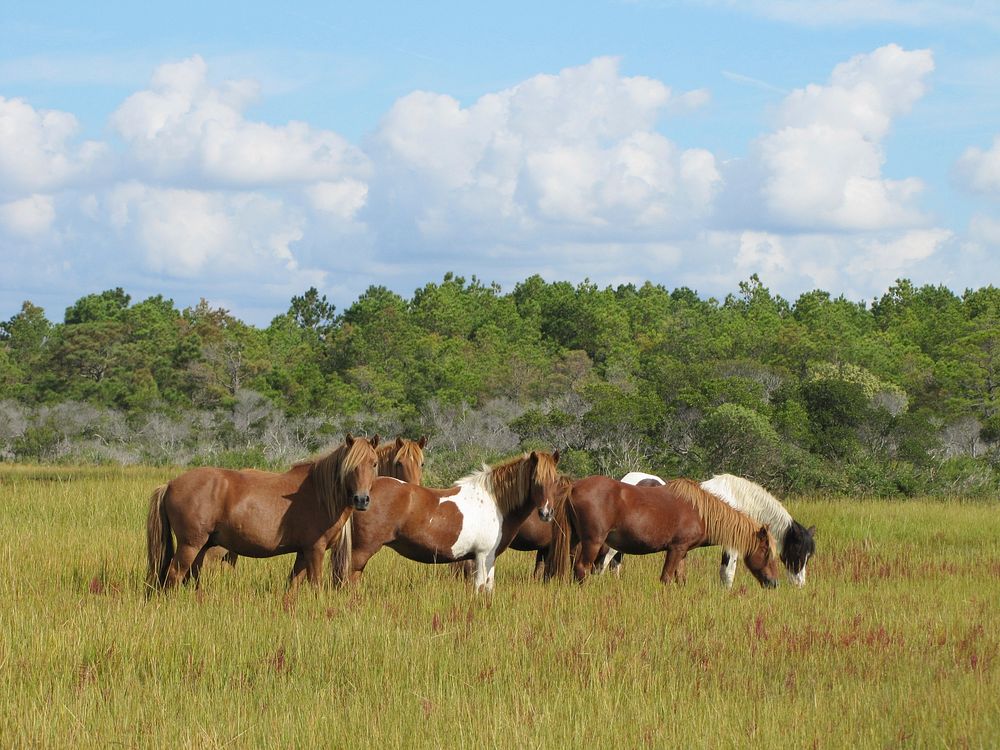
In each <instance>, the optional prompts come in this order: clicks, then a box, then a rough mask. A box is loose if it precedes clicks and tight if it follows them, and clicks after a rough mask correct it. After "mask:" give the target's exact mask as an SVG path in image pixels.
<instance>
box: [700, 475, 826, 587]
mask: <svg viewBox="0 0 1000 750" xmlns="http://www.w3.org/2000/svg"><path fill="white" fill-rule="evenodd" d="M701 486H702V489H704V490H705V491H706V492H711V493H712V494H713V495H715V496H716V497H718V498H720V499H721V500H723V501H724V502H726V503H728V504H729V505H731V506H732V507H734V508H736V509H737V510H741V511H743V512H744V513H746V514H747V515H748V516H750V517H751V518H754V519H756V520H758V521H760V522H761V523H762V524H764V525H766V526H767V527H768V528H769V529H770V530H771V533H772V534H774V539H775V541H776V542H777V544H778V554H779V555H780V557H781V562H782V563H784V565H785V570H787V571H788V577H789V579H790V580H791V581H792V583H794V584H795V585H796V586H799V587H801V586H805V585H806V563H807V562H809V558H810V557H812V556H813V555H814V554H815V553H816V539H815V537H816V527H815V526H810V527H809V528H808V529H807V528H806V527H805V526H803V525H802V524H801V523H799V522H798V521H796V520H795V519H794V518H792V516H791V514H790V513H789V512H788V511H787V510H786V509H785V506H784V505H782V504H781V503H780V502H778V499H777V498H776V497H774V495H772V494H771V493H770V492H768V491H767V490H765V489H764V488H763V487H761V486H760V485H759V484H756V483H754V482H751V481H750V480H749V479H744V478H743V477H737V476H734V475H733V474H716V475H715V476H714V477H712V478H711V479H708V480H706V481H704V482H702V483H701ZM738 560H739V553H738V552H736V551H735V550H723V552H722V564H721V565H720V566H719V578H720V579H721V580H722V583H723V585H725V586H727V587H728V586H732V585H733V576H735V575H736V563H737V561H738Z"/></svg>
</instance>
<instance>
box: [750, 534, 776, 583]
mask: <svg viewBox="0 0 1000 750" xmlns="http://www.w3.org/2000/svg"><path fill="white" fill-rule="evenodd" d="M743 562H744V564H745V565H746V566H747V570H749V571H750V573H751V574H753V577H754V578H756V579H757V582H758V583H760V585H761V586H763V587H765V588H769V589H773V588H777V586H778V555H777V554H776V553H775V546H774V537H772V536H771V532H770V531H768V530H767V526H761V527H760V528H759V529H757V532H756V533H755V534H754V545H753V551H752V552H750V554H748V555H744V557H743Z"/></svg>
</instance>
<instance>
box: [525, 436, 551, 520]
mask: <svg viewBox="0 0 1000 750" xmlns="http://www.w3.org/2000/svg"><path fill="white" fill-rule="evenodd" d="M528 460H529V461H530V462H531V464H532V472H531V502H532V503H533V504H534V506H535V507H536V508H538V515H539V517H540V518H541V519H542V520H543V521H546V522H548V521H551V520H552V518H553V516H554V515H555V509H554V505H553V503H554V498H555V496H556V493H557V492H558V490H559V471H558V469H557V468H556V464H558V463H559V451H553V452H552V453H544V452H542V451H532V452H531V456H530V457H529V459H528Z"/></svg>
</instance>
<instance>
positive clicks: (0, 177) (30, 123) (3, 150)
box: [0, 96, 107, 198]
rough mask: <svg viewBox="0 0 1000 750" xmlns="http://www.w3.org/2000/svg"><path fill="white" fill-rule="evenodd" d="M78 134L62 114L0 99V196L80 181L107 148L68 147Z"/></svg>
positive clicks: (96, 145)
mask: <svg viewBox="0 0 1000 750" xmlns="http://www.w3.org/2000/svg"><path fill="white" fill-rule="evenodd" d="M78 131H79V123H78V122H77V119H76V117H74V116H73V115H72V114H70V113H68V112H59V111H57V110H48V109H35V108H34V107H32V106H31V105H30V104H28V103H27V102H25V101H24V100H22V99H6V98H4V97H2V96H0V196H6V197H10V198H13V197H21V196H24V195H28V194H31V193H37V192H45V191H51V190H57V189H59V188H62V187H65V186H66V185H67V184H70V183H72V182H73V181H75V180H79V179H82V178H83V177H84V176H86V174H87V173H88V171H89V170H91V169H92V168H94V166H95V165H96V164H97V163H98V162H99V160H101V159H102V158H104V157H105V156H106V155H107V148H106V146H104V145H103V144H100V143H97V142H96V141H84V142H83V143H81V144H80V145H79V146H74V145H73V143H72V141H73V139H74V137H75V136H76V134H77V132H78Z"/></svg>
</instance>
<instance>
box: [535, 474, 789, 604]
mask: <svg viewBox="0 0 1000 750" xmlns="http://www.w3.org/2000/svg"><path fill="white" fill-rule="evenodd" d="M563 521H565V522H566V523H568V524H569V527H570V528H571V529H572V532H573V533H572V536H573V537H574V539H576V540H579V543H580V550H579V552H578V553H577V555H576V559H575V561H574V563H573V571H574V574H575V576H576V579H577V580H578V581H581V582H582V581H583V580H585V579H586V577H587V575H588V573H589V572H590V570H591V568H592V566H593V564H594V561H595V560H596V558H597V555H598V553H599V552H600V550H601V547H602V546H603V545H605V544H607V545H609V546H611V547H613V548H615V549H618V550H621V551H623V552H626V553H628V554H631V555H648V554H653V553H656V552H666V553H667V554H666V559H665V560H664V564H663V571H662V573H661V574H660V580H661V581H662V582H663V583H670V582H676V583H683V571H682V569H681V564H682V562H683V560H684V558H685V557H686V556H687V553H688V550H690V549H694V548H696V547H707V546H713V545H721V546H723V547H725V548H727V549H737V550H739V552H740V554H741V555H742V556H743V559H744V561H745V562H746V566H747V568H748V569H749V570H750V572H751V573H752V574H753V576H754V577H755V578H756V579H757V581H758V582H759V583H760V585H761V586H764V587H766V588H774V587H775V586H777V585H778V580H777V573H778V567H777V551H776V549H775V546H774V538H773V537H772V536H771V534H770V532H768V530H767V527H766V526H762V525H760V524H758V523H756V522H755V521H753V520H752V519H751V518H750V517H749V516H747V515H745V514H743V513H741V512H739V511H738V510H736V509H734V508H732V507H730V506H728V505H726V504H725V503H724V502H722V501H721V500H719V499H718V498H717V497H715V496H714V495H712V494H710V493H708V492H706V491H705V490H703V489H701V487H699V486H698V484H697V483H696V482H693V481H692V480H690V479H675V480H673V481H671V482H668V483H667V484H665V485H662V486H658V487H637V486H634V485H630V484H625V483H624V482H619V481H616V480H614V479H612V478H611V477H604V476H592V477H587V478H586V479H581V480H579V481H578V482H575V483H574V484H573V489H572V491H571V492H570V496H569V501H568V502H567V503H566V505H565V515H564V517H563V518H560V519H559V522H563ZM571 548H572V541H571V542H570V543H569V544H566V545H560V550H559V552H558V554H555V555H553V558H554V559H553V575H555V576H561V575H564V574H565V571H566V569H568V567H569V563H570V550H571Z"/></svg>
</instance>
